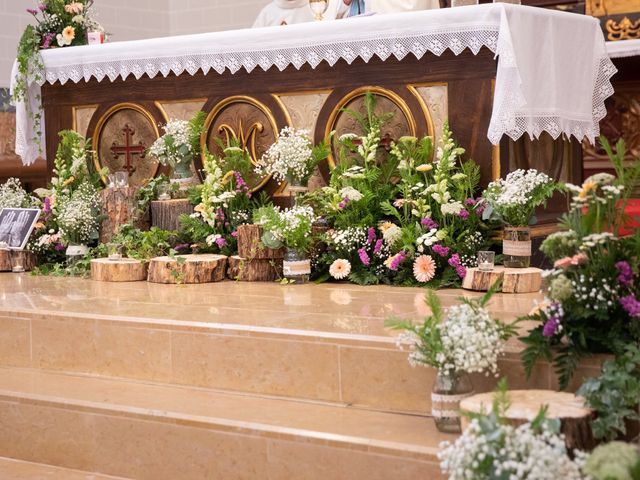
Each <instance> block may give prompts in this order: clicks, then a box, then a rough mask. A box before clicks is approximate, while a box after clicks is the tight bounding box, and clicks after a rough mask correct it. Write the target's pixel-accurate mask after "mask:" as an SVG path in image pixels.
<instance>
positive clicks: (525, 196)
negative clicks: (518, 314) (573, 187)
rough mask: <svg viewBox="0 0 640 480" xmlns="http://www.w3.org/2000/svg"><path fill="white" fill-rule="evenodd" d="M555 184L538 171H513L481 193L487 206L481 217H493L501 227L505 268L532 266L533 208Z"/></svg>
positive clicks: (536, 206)
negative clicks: (502, 229)
mask: <svg viewBox="0 0 640 480" xmlns="http://www.w3.org/2000/svg"><path fill="white" fill-rule="evenodd" d="M556 188H557V184H556V183H555V182H554V181H553V180H552V179H551V178H550V177H549V176H548V175H546V174H544V173H541V172H538V171H537V170H522V169H520V170H516V171H515V172H511V173H509V174H508V175H507V177H506V178H505V179H499V180H497V181H495V182H491V183H490V184H489V186H488V187H487V189H486V190H485V192H484V195H483V197H484V200H485V202H486V204H487V206H486V208H485V210H484V214H483V218H484V219H490V218H492V217H493V218H495V219H497V220H499V221H500V222H502V224H503V225H504V235H503V242H502V253H503V255H504V258H503V263H504V266H505V267H508V268H526V267H528V266H529V265H530V264H531V229H530V227H529V225H531V224H532V223H533V222H534V221H535V218H534V214H535V210H536V208H538V207H539V206H541V205H544V204H545V203H546V201H547V200H548V199H549V198H551V196H552V195H553V192H554V191H555V190H556Z"/></svg>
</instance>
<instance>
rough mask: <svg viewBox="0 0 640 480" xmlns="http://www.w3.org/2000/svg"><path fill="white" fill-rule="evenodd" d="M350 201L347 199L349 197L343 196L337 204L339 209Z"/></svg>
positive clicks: (345, 206)
mask: <svg viewBox="0 0 640 480" xmlns="http://www.w3.org/2000/svg"><path fill="white" fill-rule="evenodd" d="M350 201H351V200H350V199H349V197H344V198H343V199H342V201H341V202H340V203H339V204H338V208H339V209H340V210H344V209H345V208H347V205H349V202H350Z"/></svg>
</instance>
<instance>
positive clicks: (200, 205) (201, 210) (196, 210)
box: [193, 203, 205, 213]
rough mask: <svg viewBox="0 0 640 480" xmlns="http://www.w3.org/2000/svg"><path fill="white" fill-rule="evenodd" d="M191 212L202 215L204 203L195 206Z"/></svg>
mask: <svg viewBox="0 0 640 480" xmlns="http://www.w3.org/2000/svg"><path fill="white" fill-rule="evenodd" d="M193 210H194V211H195V212H198V213H204V210H205V208H204V203H199V204H198V205H196V206H195V208H194V209H193Z"/></svg>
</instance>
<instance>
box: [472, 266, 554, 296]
mask: <svg viewBox="0 0 640 480" xmlns="http://www.w3.org/2000/svg"><path fill="white" fill-rule="evenodd" d="M498 280H501V281H502V293H533V292H539V291H540V288H542V270H540V269H539V268H505V267H502V266H496V267H495V268H494V269H493V270H492V271H490V272H483V271H481V270H479V269H478V268H469V269H468V270H467V275H466V276H465V277H464V280H463V281H462V288H464V289H466V290H474V291H477V292H486V291H487V290H489V288H491V286H492V285H493V284H494V283H496V281H498Z"/></svg>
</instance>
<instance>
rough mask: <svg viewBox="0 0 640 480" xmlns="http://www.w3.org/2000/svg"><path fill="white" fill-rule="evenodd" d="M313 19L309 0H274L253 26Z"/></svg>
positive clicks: (264, 9)
mask: <svg viewBox="0 0 640 480" xmlns="http://www.w3.org/2000/svg"><path fill="white" fill-rule="evenodd" d="M311 21H313V14H312V13H311V9H310V8H309V0H273V1H272V2H271V3H269V5H267V6H266V7H264V8H263V9H262V11H261V12H260V14H259V15H258V18H256V21H255V23H254V24H253V27H254V28H256V27H269V26H272V25H291V24H294V23H303V22H311Z"/></svg>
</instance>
